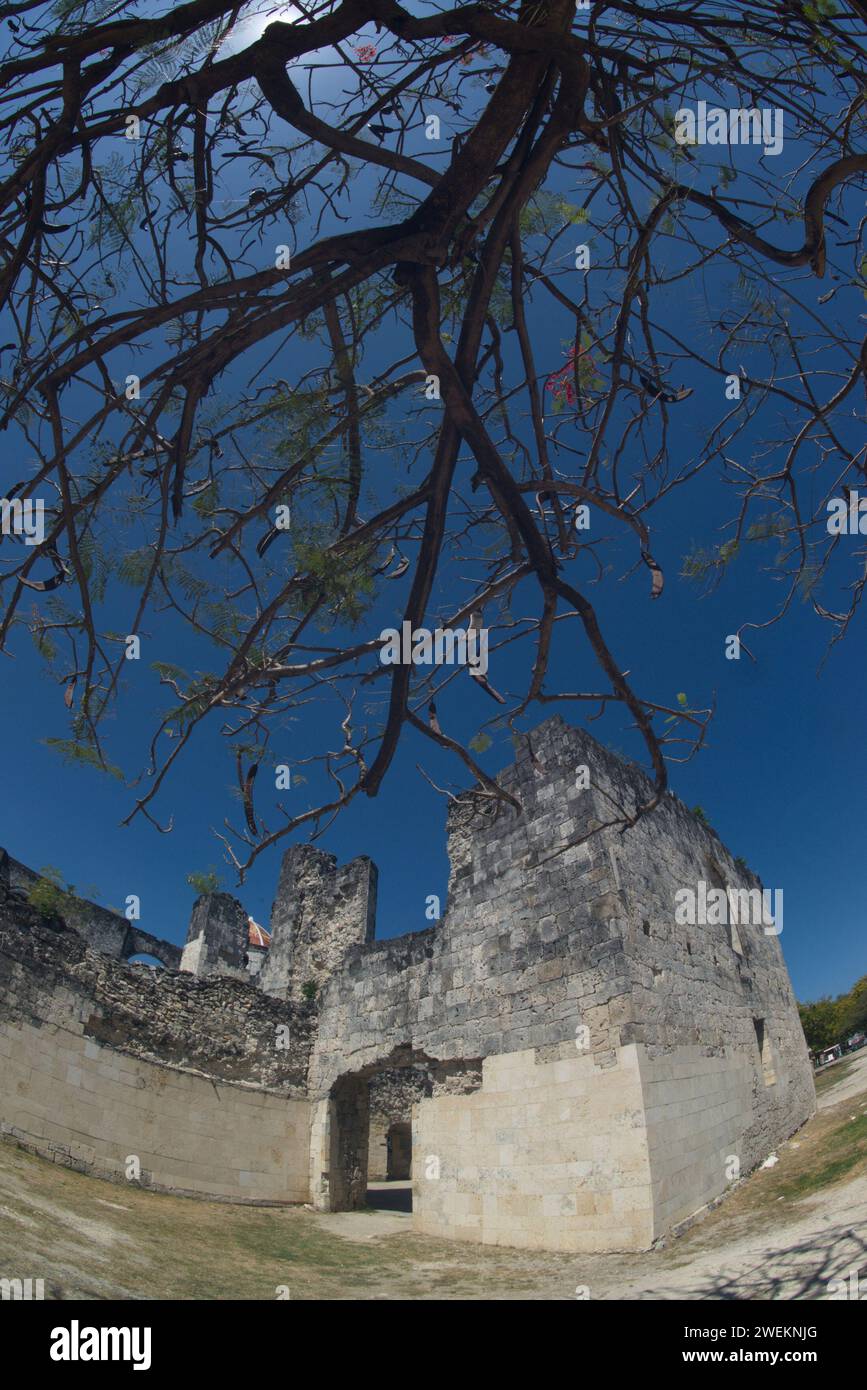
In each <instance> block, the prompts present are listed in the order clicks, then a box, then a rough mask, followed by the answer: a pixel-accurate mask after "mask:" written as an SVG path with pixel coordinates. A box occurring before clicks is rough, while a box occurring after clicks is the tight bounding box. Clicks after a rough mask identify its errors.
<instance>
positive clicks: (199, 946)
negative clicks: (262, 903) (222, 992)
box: [180, 893, 249, 978]
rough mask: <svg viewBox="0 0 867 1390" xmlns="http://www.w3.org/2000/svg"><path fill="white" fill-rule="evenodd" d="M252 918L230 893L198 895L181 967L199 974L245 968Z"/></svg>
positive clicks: (228, 972)
mask: <svg viewBox="0 0 867 1390" xmlns="http://www.w3.org/2000/svg"><path fill="white" fill-rule="evenodd" d="M248 923H249V918H248V916H247V913H246V912H245V911H244V909H243V907H242V906H241V904H240V903H239V902H238V899H237V898H233V897H232V895H231V893H203V894H202V895H201V896H200V897H198V898H196V901H195V902H194V904H193V910H192V913H191V915H190V925H189V927H188V929H187V942H186V945H185V946H184V950H183V954H182V956H181V961H180V968H181V970H188V971H189V972H190V973H191V974H193V975H198V976H200V977H202V976H206V975H231V974H233V973H234V974H235V975H236V976H238V977H239V978H240V977H241V976H242V975H243V974H244V972H245V970H246V965H245V961H246V958H247V936H248V932H249V925H248Z"/></svg>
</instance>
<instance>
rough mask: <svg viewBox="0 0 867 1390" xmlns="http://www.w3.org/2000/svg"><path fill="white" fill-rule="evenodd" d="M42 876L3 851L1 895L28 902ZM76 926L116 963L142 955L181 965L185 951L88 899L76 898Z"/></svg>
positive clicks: (0, 851) (0, 858)
mask: <svg viewBox="0 0 867 1390" xmlns="http://www.w3.org/2000/svg"><path fill="white" fill-rule="evenodd" d="M41 877H42V876H41V874H38V873H36V872H35V871H34V870H33V869H30V868H28V867H27V865H26V864H22V863H20V861H19V860H17V859H13V858H12V856H11V855H10V854H8V853H7V851H6V850H5V849H0V896H3V897H5V896H8V895H9V894H10V893H11V894H12V896H13V897H17V898H19V899H26V897H27V894H28V893H29V892H30V890H31V888H33V886H34V885H35V884H37V883H39V881H40V879H41ZM75 926H76V930H77V931H78V932H79V933H80V935H81V936H83V937H84V939H85V940H86V941H88V942H89V943H90V945H91V946H92V947H93V949H94V950H95V951H101V952H102V954H103V955H106V956H111V957H113V959H115V960H127V959H128V958H129V957H130V956H134V955H139V954H141V955H151V956H155V957H156V959H157V960H161V961H162V962H163V964H164V965H166V966H168V967H169V969H173V970H174V969H177V967H178V965H179V963H180V959H181V948H180V947H179V946H176V945H175V944H174V942H172V941H163V940H162V938H161V937H158V936H153V935H152V934H151V933H150V932H147V931H144V930H143V929H142V928H141V927H139V926H138V925H137V924H136V923H134V922H130V921H128V920H127V919H126V918H125V917H122V916H121V915H120V913H118V912H112V911H111V909H110V908H106V907H100V906H99V904H98V903H93V902H90V901H89V899H87V898H78V897H77V898H76V899H75Z"/></svg>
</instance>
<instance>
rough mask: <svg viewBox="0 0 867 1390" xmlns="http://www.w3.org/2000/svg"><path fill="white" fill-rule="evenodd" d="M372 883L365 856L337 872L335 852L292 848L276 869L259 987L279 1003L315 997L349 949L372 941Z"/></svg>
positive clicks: (373, 871) (374, 879) (372, 873)
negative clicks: (281, 1000) (277, 999)
mask: <svg viewBox="0 0 867 1390" xmlns="http://www.w3.org/2000/svg"><path fill="white" fill-rule="evenodd" d="M376 884H377V871H376V865H375V864H373V863H372V861H371V860H370V859H368V858H367V857H366V856H362V857H361V858H358V859H353V860H352V862H351V863H349V864H344V865H343V866H342V867H341V868H338V866H337V859H336V858H335V856H334V855H333V854H326V853H325V852H324V851H323V850H320V849H316V848H315V846H313V845H292V846H291V847H290V848H289V849H288V850H287V851H286V853H285V854H284V856H283V861H282V864H281V866H280V877H279V880H278V883H277V893H276V895H275V898H274V906H273V908H272V910H271V923H270V931H271V946H270V948H269V951H268V955H267V958H266V960H265V961H264V963H263V965H262V969H261V970H260V972H259V976H258V984H259V987H260V988H261V989H263V990H266V991H267V992H268V993H269V994H274V995H277V996H278V997H280V998H283V999H285V998H290V999H294V1000H300V999H303V998H305V997H306V996H307V995H309V996H310V997H315V996H316V995H318V994H319V993H320V991H321V989H322V987H323V985H324V984H325V983H326V981H327V980H328V979H329V978H330V977H331V975H333V974H334V972H335V971H336V970H337V969H338V967H339V966H340V964H341V962H342V961H343V958H344V956H345V955H346V953H347V951H348V950H349V948H350V947H351V946H353V945H355V944H356V943H363V942H368V941H372V940H373V933H374V929H375V924H376Z"/></svg>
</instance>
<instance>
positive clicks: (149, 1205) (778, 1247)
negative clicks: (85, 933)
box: [0, 1052, 867, 1301]
mask: <svg viewBox="0 0 867 1390" xmlns="http://www.w3.org/2000/svg"><path fill="white" fill-rule="evenodd" d="M819 1100H820V1108H819V1111H818V1113H817V1115H816V1116H815V1117H814V1118H813V1119H812V1120H811V1121H810V1122H809V1124H807V1125H806V1126H805V1127H804V1128H803V1129H802V1130H801V1131H799V1133H798V1134H796V1135H794V1136H793V1137H792V1139H790V1140H789V1141H788V1142H787V1143H786V1144H783V1145H781V1146H780V1148H779V1149H777V1150H776V1157H777V1160H778V1161H777V1162H776V1163H775V1164H773V1165H772V1166H771V1167H769V1168H762V1169H759V1170H758V1171H757V1172H756V1173H754V1174H752V1175H751V1176H750V1177H748V1178H747V1179H745V1180H744V1181H743V1182H741V1183H740V1184H738V1186H737V1187H736V1188H735V1189H734V1190H733V1191H732V1192H730V1194H729V1195H728V1196H727V1197H726V1199H725V1200H724V1201H723V1202H721V1203H719V1205H718V1206H717V1207H715V1208H714V1209H713V1210H712V1211H710V1212H707V1213H705V1214H704V1215H703V1216H702V1217H701V1218H699V1219H698V1220H696V1221H695V1222H694V1223H693V1224H692V1225H691V1226H690V1227H689V1229H687V1230H685V1231H683V1232H681V1233H680V1234H679V1235H677V1236H674V1237H671V1238H669V1239H668V1240H667V1242H666V1243H665V1245H664V1248H661V1249H655V1250H652V1251H648V1252H646V1253H644V1254H639V1255H635V1254H629V1255H553V1254H546V1253H543V1252H538V1251H526V1250H511V1249H504V1248H496V1247H490V1246H477V1245H470V1244H465V1243H463V1242H457V1241H445V1240H434V1239H430V1238H427V1237H420V1236H415V1235H413V1233H412V1227H411V1217H410V1216H409V1215H408V1213H407V1212H406V1211H402V1210H400V1208H401V1206H405V1205H406V1198H405V1189H404V1190H403V1191H401V1190H400V1188H401V1186H402V1185H398V1184H388V1185H384V1184H378V1185H377V1190H376V1191H372V1192H371V1201H372V1202H374V1203H375V1204H377V1207H378V1208H381V1207H382V1206H383V1205H384V1206H386V1207H387V1209H385V1210H383V1209H376V1210H369V1211H365V1212H352V1213H335V1214H333V1215H320V1214H317V1213H314V1212H311V1211H308V1210H306V1209H303V1208H298V1207H287V1208H262V1207H237V1206H229V1205H226V1204H222V1203H213V1202H197V1201H191V1200H187V1199H183V1198H176V1197H167V1196H163V1195H160V1194H158V1193H151V1192H146V1191H142V1190H140V1189H138V1188H134V1187H126V1186H123V1187H122V1186H119V1185H115V1184H113V1183H105V1182H100V1181H98V1180H97V1179H94V1178H90V1177H86V1176H84V1175H82V1174H80V1173H75V1172H72V1171H70V1170H69V1169H65V1168H62V1167H59V1166H57V1165H55V1164H52V1163H49V1162H46V1161H44V1160H42V1159H38V1158H34V1157H32V1156H31V1155H29V1154H25V1153H23V1152H22V1151H20V1150H19V1149H16V1148H14V1147H13V1146H11V1145H8V1144H0V1278H3V1277H5V1278H15V1277H17V1278H28V1277H29V1278H34V1279H38V1278H42V1279H44V1280H45V1294H46V1297H51V1298H65V1299H68V1298H87V1299H103V1298H133V1299H137V1298H170V1299H234V1298H241V1299H275V1298H278V1297H283V1298H286V1297H289V1298H291V1299H295V1300H309V1299H336V1300H341V1299H353V1300H356V1299H357V1300H363V1301H364V1300H379V1299H411V1300H417V1299H418V1300H426V1299H493V1300H508V1299H521V1300H526V1299H530V1300H536V1299H543V1300H555V1301H560V1300H572V1299H575V1298H578V1297H586V1296H589V1297H590V1298H593V1299H622V1298H627V1299H673V1298H677V1299H680V1298H692V1299H760V1298H779V1299H792V1298H795V1299H815V1298H822V1299H824V1298H829V1297H832V1296H834V1293H835V1287H836V1286H837V1285H838V1282H839V1281H840V1280H844V1279H846V1280H850V1283H849V1287H850V1288H851V1286H852V1281H851V1279H850V1276H851V1273H852V1271H853V1270H857V1271H860V1280H859V1287H860V1297H861V1299H862V1300H867V1052H865V1053H862V1054H860V1055H858V1056H856V1057H855V1058H852V1059H849V1060H847V1061H844V1062H842V1063H839V1064H838V1065H837V1066H836V1067H833V1068H830V1069H829V1071H828V1073H826V1074H825V1075H824V1076H822V1077H820V1079H819ZM838 1296H839V1294H838Z"/></svg>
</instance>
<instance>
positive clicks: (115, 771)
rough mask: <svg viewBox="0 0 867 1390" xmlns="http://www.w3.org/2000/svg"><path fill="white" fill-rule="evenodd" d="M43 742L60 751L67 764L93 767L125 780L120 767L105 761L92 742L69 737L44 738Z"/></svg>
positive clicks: (119, 779)
mask: <svg viewBox="0 0 867 1390" xmlns="http://www.w3.org/2000/svg"><path fill="white" fill-rule="evenodd" d="M42 742H43V743H44V744H45V745H46V747H48V748H53V749H54V751H55V753H59V754H60V756H61V758H62V759H63V761H64V762H65V763H66V764H67V765H74V764H78V765H79V766H81V767H93V768H95V769H96V771H97V772H107V773H108V775H109V777H115V778H117V780H118V781H119V782H122V781H123V773H122V772H121V770H120V768H119V767H115V765H114V763H107V762H104V761H103V760H102V758H101V757H100V755H99V753H98V752H97V750H96V749H95V748H94V747H93V746H92V744H89V743H79V742H76V740H75V739H68V738H44V739H43V740H42Z"/></svg>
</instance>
